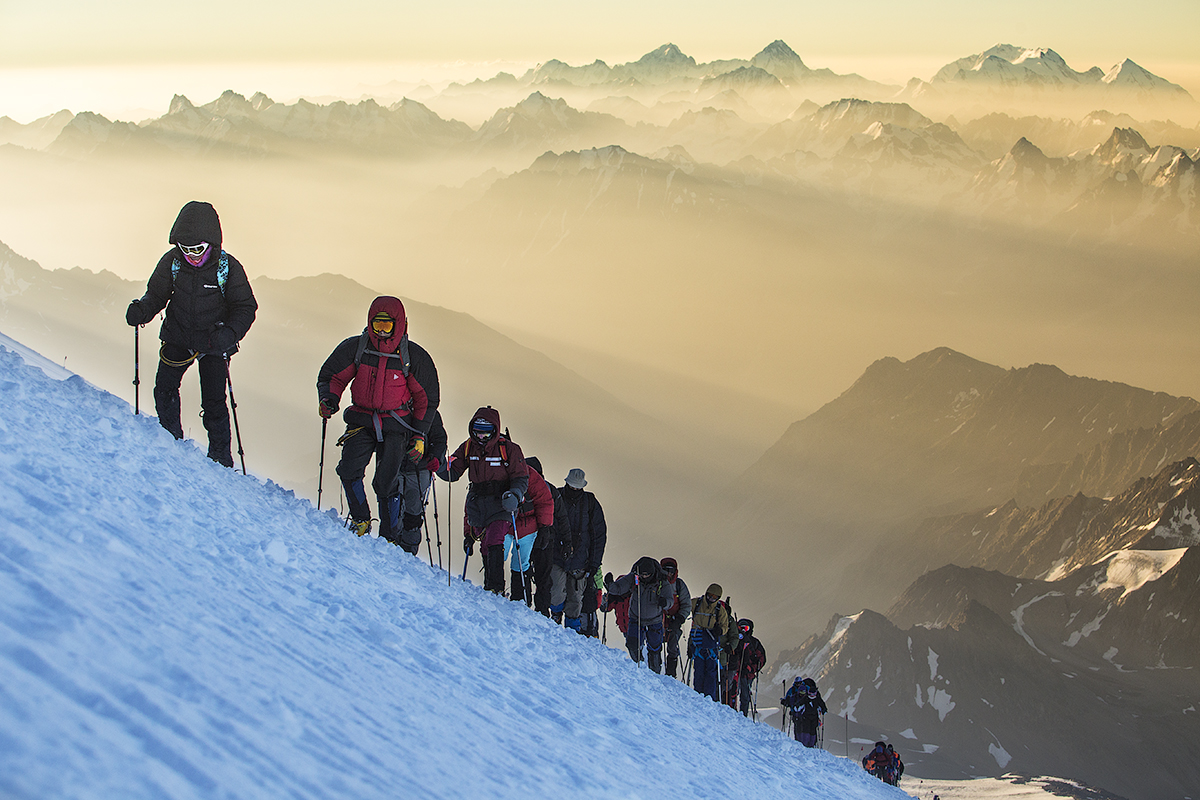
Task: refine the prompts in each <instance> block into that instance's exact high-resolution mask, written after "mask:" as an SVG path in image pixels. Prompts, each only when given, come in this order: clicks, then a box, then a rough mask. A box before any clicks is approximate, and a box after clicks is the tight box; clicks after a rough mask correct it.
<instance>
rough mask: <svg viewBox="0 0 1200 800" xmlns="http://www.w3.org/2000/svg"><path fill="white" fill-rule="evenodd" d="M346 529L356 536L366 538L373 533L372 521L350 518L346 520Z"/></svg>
mask: <svg viewBox="0 0 1200 800" xmlns="http://www.w3.org/2000/svg"><path fill="white" fill-rule="evenodd" d="M346 527H347V528H349V529H350V530H352V531H354V534H355V535H356V536H366V535H367V534H368V533H370V532H371V520H369V519H354V518H353V517H350V518H349V519H347V520H346Z"/></svg>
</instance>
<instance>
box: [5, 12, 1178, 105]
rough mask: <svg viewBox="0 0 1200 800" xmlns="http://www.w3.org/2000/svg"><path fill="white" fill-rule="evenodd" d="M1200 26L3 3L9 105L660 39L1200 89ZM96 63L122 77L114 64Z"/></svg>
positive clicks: (589, 51)
mask: <svg viewBox="0 0 1200 800" xmlns="http://www.w3.org/2000/svg"><path fill="white" fill-rule="evenodd" d="M1198 29H1200V1H1198V0H1147V2H1142V3H1140V4H1136V5H1135V4H1130V3H1129V2H1128V0H1087V1H1086V2H1084V1H1083V0H1050V2H1046V0H1004V1H1002V2H996V3H977V2H970V1H969V0H918V1H916V2H908V3H905V2H897V0H839V2H831V1H830V0H825V1H823V2H811V1H810V0H805V1H802V2H797V0H747V1H744V2H740V3H731V2H715V0H687V2H683V1H681V0H661V1H658V0H637V1H636V2H635V1H633V0H610V1H609V2H603V3H584V2H578V1H577V0H508V2H503V3H500V2H494V1H493V2H480V1H479V0H439V2H436V3H435V2H428V1H427V0H424V1H423V2H418V3H414V2H406V1H405V0H401V1H400V2H396V1H395V0H390V1H389V0H344V2H340V3H329V2H324V1H322V2H318V1H317V0H289V1H288V2H280V0H256V2H253V3H247V2H245V1H244V0H210V2H207V3H203V4H196V3H187V4H182V3H163V2H161V0H113V2H106V3H96V2H81V0H36V2H35V1H34V0H0V73H3V74H4V75H5V76H6V78H5V80H3V81H2V82H0V106H14V105H16V104H18V101H22V100H28V98H21V97H17V96H16V95H17V94H19V89H20V87H21V86H22V85H28V86H33V85H34V84H36V81H37V80H43V81H45V80H46V76H47V75H59V76H63V75H68V74H73V75H78V74H79V72H78V71H79V70H80V69H81V68H83V69H96V68H100V67H104V68H109V69H113V68H121V69H125V70H126V73H124V74H131V73H130V72H129V71H128V68H129V67H135V66H142V67H145V66H153V67H154V68H155V69H156V70H157V71H158V73H159V75H160V76H161V77H167V76H169V75H171V74H172V72H173V71H174V73H175V74H178V75H180V76H184V75H193V76H196V75H198V74H199V69H200V68H201V67H208V68H209V69H212V68H213V65H223V66H224V67H226V68H228V67H229V66H231V65H238V67H239V68H240V69H241V70H242V72H243V73H245V74H247V75H250V74H255V73H254V70H255V69H257V70H259V73H257V74H261V76H262V77H259V78H258V80H260V81H269V80H271V78H270V76H271V75H272V74H274V76H275V79H276V82H277V85H278V86H280V88H281V89H282V88H283V86H284V84H285V83H286V81H284V80H283V77H284V74H285V73H290V74H297V77H298V76H299V75H298V73H300V72H304V71H305V70H306V69H307V68H310V67H311V66H312V65H313V64H318V65H321V67H322V70H323V71H324V72H325V73H326V74H325V75H324V77H323V78H322V76H321V70H318V72H317V73H316V75H315V76H314V82H316V83H321V84H329V85H331V86H332V85H334V84H336V81H335V80H334V78H333V77H332V76H335V75H336V76H343V75H345V76H346V80H349V77H348V75H349V73H350V72H353V69H352V68H351V65H352V64H358V65H367V64H369V65H374V68H373V69H372V68H367V67H366V66H361V67H360V68H359V70H358V71H359V73H360V75H361V76H362V77H360V78H359V79H358V80H359V81H360V82H361V81H364V80H365V81H367V82H369V81H370V80H386V79H387V78H386V75H387V74H388V73H387V70H386V69H385V68H384V66H383V65H392V66H391V69H392V71H393V73H395V72H399V71H401V70H402V69H403V68H407V71H408V73H409V74H407V75H405V76H402V79H410V78H413V77H414V76H415V77H424V78H426V79H428V80H436V79H437V78H439V77H441V75H439V74H438V72H439V70H441V71H442V72H443V73H444V74H449V73H445V70H446V69H447V68H452V67H457V69H458V72H459V73H462V72H463V71H464V70H465V69H466V68H468V67H471V68H474V70H475V71H476V72H477V73H478V74H480V75H485V76H490V75H491V74H494V73H495V71H497V70H498V69H501V68H507V69H510V70H513V69H519V68H521V67H524V66H527V65H530V64H534V63H537V62H541V61H545V60H548V59H551V58H558V59H561V60H564V61H567V62H568V63H571V64H580V63H588V62H591V61H592V60H594V59H597V58H599V59H602V60H604V61H606V62H607V63H609V64H616V63H621V62H624V61H630V60H634V59H636V58H638V57H640V56H641V55H642V54H644V53H646V52H648V51H650V50H653V49H654V48H655V47H658V46H659V45H661V44H664V43H666V42H673V43H675V44H677V45H679V47H680V48H682V49H683V51H684V52H685V53H687V54H689V55H691V56H693V57H695V58H696V59H697V60H698V61H709V60H712V59H716V58H731V57H742V58H748V57H750V56H752V55H754V54H755V53H756V52H758V51H759V50H760V49H762V48H763V47H764V46H766V45H767V44H769V43H770V42H771V41H773V40H775V39H783V40H784V41H786V42H787V43H788V44H789V45H791V46H792V48H793V49H794V50H796V52H797V53H799V54H800V56H801V58H803V59H804V60H805V62H806V63H808V64H809V66H813V67H830V68H832V69H834V70H835V71H838V72H858V73H859V74H862V75H864V76H866V77H868V78H873V79H875V80H880V81H887V82H893V83H902V82H904V81H905V80H906V79H907V78H909V77H913V76H916V77H921V78H924V79H928V78H929V77H930V76H931V75H932V73H933V72H934V71H935V70H936V69H937V68H938V67H940V66H941V65H943V64H945V63H947V62H948V61H950V60H952V59H954V58H959V57H962V56H966V55H970V54H972V53H978V52H980V51H981V50H984V49H986V48H988V47H990V46H991V45H993V44H996V43H998V42H1005V43H1009V44H1016V45H1019V46H1027V47H1051V48H1053V49H1055V50H1056V51H1058V52H1059V53H1060V54H1061V55H1062V56H1063V57H1064V58H1065V59H1066V60H1067V62H1068V63H1069V64H1070V65H1071V66H1072V67H1074V68H1075V69H1077V70H1085V69H1088V68H1090V67H1092V66H1099V67H1102V68H1104V69H1107V68H1108V67H1111V66H1112V65H1113V64H1116V63H1117V62H1119V61H1121V60H1122V59H1125V58H1132V59H1133V60H1134V61H1136V62H1137V63H1139V64H1141V65H1142V66H1144V67H1146V68H1147V69H1149V70H1151V71H1152V72H1155V73H1156V74H1159V75H1162V76H1163V77H1166V78H1167V79H1168V80H1173V81H1174V82H1176V83H1180V84H1182V85H1184V86H1185V88H1188V89H1189V90H1190V91H1192V92H1193V94H1198V95H1200V66H1198V65H1200V47H1197V46H1196V43H1195V31H1196V30H1198ZM338 65H342V66H338ZM401 65H403V67H402V66H401ZM189 70H190V71H189ZM272 70H273V72H272ZM418 73H419V74H418ZM97 74H100V75H105V76H106V77H105V81H106V83H107V84H108V86H107V88H108V89H109V90H110V91H111V90H113V89H114V88H116V87H113V86H112V85H111V84H112V81H113V77H112V76H116V75H118V74H119V73H117V72H108V73H104V72H100V73H97ZM14 76H17V77H14ZM19 77H23V78H24V79H26V80H33V81H34V84H21V83H20V82H19V80H18V78H19ZM456 77H457V75H456ZM180 79H181V80H182V79H183V78H182V77H181V78H180ZM50 85H51V84H42V89H41V91H45V88H46V87H48V86H50ZM337 85H340V84H337ZM236 88H238V90H239V91H246V92H251V91H254V90H255V89H257V88H259V87H249V86H239V87H236ZM264 88H269V87H264ZM36 90H37V89H33V88H31V89H29V90H27V91H36ZM326 90H327V89H325V88H323V87H321V86H318V87H314V88H312V89H309V90H307V91H308V92H309V93H312V94H317V93H319V92H321V91H326ZM276 91H277V92H279V93H280V94H283V93H284V92H283V91H280V90H276ZM295 91H296V94H300V93H302V92H303V91H304V90H301V89H296V90H295ZM346 91H348V89H347V90H346ZM200 99H202V100H207V99H211V98H203V97H202V98H200ZM281 99H282V98H281ZM168 100H169V98H166V99H164V100H163V101H162V102H164V103H165V102H167V101H168ZM51 105H53V103H51ZM63 105H65V103H60V104H59V105H58V106H57V107H60V108H61V107H63ZM72 110H76V111H79V110H85V109H82V108H74V109H72ZM87 110H91V109H87ZM4 113H7V112H6V111H5V108H0V114H4Z"/></svg>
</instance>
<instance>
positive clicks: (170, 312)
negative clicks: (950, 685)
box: [125, 201, 903, 782]
mask: <svg viewBox="0 0 1200 800" xmlns="http://www.w3.org/2000/svg"><path fill="white" fill-rule="evenodd" d="M169 241H170V242H171V244H172V248H171V249H170V250H168V251H167V252H166V253H165V254H164V255H163V256H162V257H161V258H160V259H159V261H158V264H157V266H156V267H155V269H154V272H153V274H152V275H151V276H150V280H149V282H148V283H147V287H146V293H145V295H144V296H142V297H141V298H139V299H137V300H134V301H132V302H131V303H130V304H129V308H128V310H127V311H126V315H125V319H126V322H127V323H128V324H129V325H131V326H135V327H136V326H141V325H145V324H148V323H149V322H150V321H151V320H153V318H154V317H155V315H157V314H158V313H159V312H160V311H164V309H165V315H164V321H163V324H162V327H161V329H160V331H159V338H160V339H161V341H162V345H161V348H160V351H159V364H158V371H157V374H156V377H155V386H154V401H155V410H156V412H157V414H158V419H159V423H160V424H161V425H162V426H163V427H164V428H165V429H167V430H168V431H170V432H171V433H172V434H173V435H174V436H175V438H176V439H182V438H183V428H182V424H181V421H180V397H179V387H180V384H181V382H182V379H183V375H184V373H185V372H186V371H187V369H188V367H190V366H191V364H192V363H193V362H198V363H199V370H200V391H201V408H202V415H203V419H204V427H205V430H206V431H207V433H208V440H209V446H208V457H209V458H211V459H213V460H214V461H216V462H218V463H220V464H223V465H225V466H227V467H232V466H233V458H232V453H231V441H230V439H231V436H230V425H229V409H228V408H227V407H226V405H225V386H226V384H227V383H228V382H229V360H230V358H231V357H232V356H233V354H235V353H236V352H237V351H238V342H240V341H241V339H242V338H243V337H244V336H245V335H246V332H247V331H248V330H249V329H250V326H251V325H252V324H253V322H254V319H255V316H256V312H257V309H258V304H257V302H256V301H255V299H254V294H253V292H252V291H251V289H250V283H249V280H248V279H247V277H246V272H245V269H244V268H243V267H242V265H241V264H240V263H239V262H238V261H237V259H235V258H234V257H233V256H232V255H229V254H228V253H226V252H225V251H224V250H222V249H221V241H222V232H221V224H220V219H219V218H218V216H217V212H216V210H215V209H214V208H213V207H212V206H211V205H210V204H208V203H201V202H196V201H193V202H189V203H187V204H186V205H185V206H184V207H183V209H182V210H181V211H180V212H179V215H178V217H177V218H176V220H175V223H174V225H172V227H171V232H170V235H169ZM347 388H349V389H350V405H349V406H347V407H346V409H345V411H344V412H343V414H342V418H343V420H344V421H345V423H346V431H345V433H344V434H342V436H341V437H340V438H339V439H338V440H337V445H338V446H340V447H341V448H342V455H341V458H340V460H339V462H338V466H337V469H336V472H337V475H338V477H339V478H340V480H341V484H342V488H343V491H344V492H345V497H346V503H347V507H348V514H347V519H346V522H347V527H349V528H350V529H351V530H353V531H354V532H355V533H356V534H357V535H359V536H364V535H366V534H368V533H369V532H370V531H371V525H372V521H373V520H372V514H371V507H370V503H369V501H368V499H367V493H366V489H365V487H364V484H363V481H364V478H365V475H366V469H367V465H368V464H369V463H370V461H371V458H372V456H373V457H374V458H375V473H374V477H373V479H372V482H371V487H372V489H373V490H374V494H375V498H376V503H377V508H378V511H379V517H378V519H379V531H378V534H379V536H380V537H381V538H383V539H385V540H387V541H389V542H391V543H393V544H396V545H398V546H399V547H401V548H402V549H404V550H405V551H406V552H409V553H412V554H413V555H417V554H418V552H419V549H420V543H421V538H422V537H421V532H422V528H424V529H425V531H426V540H427V541H428V526H427V523H426V519H425V510H426V506H427V502H428V497H429V491H430V487H431V486H432V484H433V477H434V476H435V475H436V476H437V477H439V478H440V479H442V480H444V481H447V482H454V481H457V480H459V479H460V478H461V477H462V476H463V475H464V474H466V476H467V480H468V489H467V498H466V501H465V502H464V520H463V531H464V533H463V552H464V553H466V555H467V556H468V558H469V557H470V556H471V555H472V553H473V552H474V548H475V545H476V544H478V545H479V548H480V553H481V555H482V557H483V563H484V588H485V589H487V590H489V591H492V592H495V593H497V594H501V595H504V594H507V596H508V597H509V598H511V599H513V600H517V601H524V602H525V603H526V605H527V606H532V607H533V608H535V609H536V610H537V611H538V612H539V613H541V614H544V615H546V616H547V617H551V618H552V619H553V620H554V621H555V622H556V623H561V624H563V625H565V627H567V628H571V629H573V630H575V631H577V632H579V633H581V634H583V635H585V636H590V637H599V636H600V635H601V633H600V624H599V612H600V611H603V612H605V623H606V625H607V619H608V617H607V612H608V611H613V612H614V613H615V616H616V621H617V626H618V628H619V629H620V631H621V633H622V634H624V636H625V644H626V649H627V650H628V651H629V654H630V657H631V658H632V659H633V660H634V661H635V662H637V663H641V661H642V660H643V657H644V658H645V660H646V661H647V663H648V665H649V667H650V669H652V670H653V671H655V672H662V671H663V650H664V648H665V650H666V673H667V674H668V675H670V676H671V677H676V676H677V672H678V670H679V661H680V655H681V651H680V639H681V637H682V635H683V626H684V624H686V623H687V622H688V621H689V620H690V621H691V628H690V630H689V632H688V638H687V651H686V652H687V662H686V664H685V667H684V670H683V675H682V679H683V680H684V682H687V681H688V672H689V671H691V672H692V684H693V686H694V688H695V689H696V691H697V692H699V693H701V694H704V695H706V696H708V697H710V698H712V699H713V700H715V701H716V702H719V703H725V704H727V705H729V706H731V707H733V708H735V709H739V710H740V711H741V712H742V713H743V714H745V715H747V716H750V715H751V714H752V713H756V704H757V692H756V687H757V684H758V675H759V673H760V672H761V670H762V669H763V666H764V665H765V664H766V651H765V650H764V649H763V646H762V644H761V642H759V640H758V639H757V638H755V636H754V623H753V622H751V621H750V620H748V619H739V618H738V617H737V615H736V614H734V612H733V609H732V606H731V603H730V599H729V598H728V597H726V598H724V599H722V597H721V595H722V593H723V592H722V587H721V586H720V584H716V583H713V584H711V585H709V587H708V588H707V589H706V590H705V592H704V594H703V595H701V596H700V597H696V598H692V596H691V593H690V592H689V590H688V587H687V584H686V583H685V582H684V581H683V579H682V578H681V577H680V575H679V564H678V562H677V561H676V560H675V559H674V558H664V559H662V560H661V561H658V560H656V559H654V558H651V557H650V556H643V557H642V558H639V559H638V560H637V562H636V563H635V564H634V565H633V568H632V569H631V570H630V571H629V572H628V573H627V574H625V575H622V576H621V577H619V578H614V577H613V575H612V573H611V572H610V573H607V574H605V575H604V577H603V579H601V577H600V575H601V563H602V561H603V558H604V549H605V545H606V543H607V538H608V527H607V524H606V522H605V519H604V509H603V508H602V507H601V505H600V502H599V501H598V500H597V499H596V496H595V495H594V494H593V493H592V492H588V491H585V490H584V487H585V486H587V480H586V478H585V475H584V471H583V470H581V469H572V470H570V472H569V473H568V474H567V476H566V479H565V481H564V485H563V486H562V487H556V486H553V485H552V484H550V483H548V482H547V481H546V480H545V477H544V475H543V471H542V465H541V463H540V461H539V460H538V459H537V458H536V457H533V456H528V457H527V456H526V455H525V454H524V452H523V451H522V449H521V447H520V445H518V444H517V443H516V442H514V441H512V439H511V438H510V437H509V435H508V431H507V429H505V428H502V426H501V422H500V413H499V412H498V411H497V410H496V409H494V408H492V407H491V406H485V407H483V408H480V409H479V410H477V411H476V412H475V414H474V415H472V417H471V420H470V422H469V423H468V425H467V438H466V439H465V440H464V441H463V442H462V443H461V444H460V445H458V447H457V448H455V450H454V451H453V453H450V454H449V455H448V454H447V451H448V449H449V437H448V435H447V432H446V429H445V427H444V425H443V423H442V417H441V414H440V413H439V411H438V406H439V404H440V401H441V390H440V385H439V381H438V373H437V367H436V366H435V364H434V361H433V359H432V357H431V356H430V355H429V353H428V352H427V351H426V350H425V349H424V348H423V347H421V346H420V345H419V344H418V343H416V342H415V341H413V340H412V339H411V338H410V337H409V335H408V319H407V316H406V314H405V310H404V304H403V303H402V302H401V301H400V299H399V298H396V297H389V296H381V297H376V298H375V300H374V301H372V303H371V305H370V308H369V309H368V311H367V325H366V327H365V328H364V329H363V331H362V333H361V334H356V335H354V336H350V337H347V338H346V339H344V340H343V341H342V342H341V343H340V344H338V346H337V347H335V348H334V350H333V352H332V353H331V354H330V355H329V357H328V358H327V359H326V360H325V362H324V363H323V364H322V365H321V368H320V370H319V371H318V374H317V400H318V410H319V413H320V416H321V417H322V419H324V420H328V419H330V418H331V417H332V416H333V415H334V414H335V413H337V411H338V409H339V407H340V405H341V399H342V395H343V393H344V392H345V390H346V389H347ZM510 554H511V555H510ZM506 562H508V563H509V571H510V578H509V589H508V591H507V593H506V592H505V576H504V572H505V569H504V565H505V563H506ZM463 575H464V577H465V575H466V569H465V566H464V571H463ZM602 589H603V590H604V591H601V590H602ZM605 639H607V635H605ZM780 703H781V705H782V706H783V707H785V708H787V709H789V711H790V715H791V719H792V721H793V726H794V730H795V737H796V740H797V741H799V742H801V743H803V744H804V745H806V746H808V747H814V746H816V745H817V743H818V737H819V730H820V728H821V719H820V715H822V714H824V713H826V711H827V709H826V707H825V703H824V701H823V700H822V699H821V696H820V693H819V692H818V691H817V687H816V684H815V683H814V682H813V681H812V679H810V678H805V679H801V678H796V680H795V683H794V684H793V685H792V687H791V688H790V689H789V691H788V693H787V695H786V696H785V697H784V698H782V699H781V700H780ZM881 748H883V744H882V743H878V745H877V747H876V750H875V751H872V753H871V754H870V755H869V756H868V758H865V759H864V760H863V766H864V768H866V769H868V770H869V771H871V772H872V773H873V774H879V775H880V777H882V778H883V779H884V780H887V781H888V782H895V781H898V780H899V774H902V773H903V765H902V764H900V761H899V756H894V751H892V749H891V746H890V745H889V746H887V747H886V748H883V749H882V750H881ZM881 752H882V753H884V755H880V753H881ZM889 753H891V754H893V755H887V754H889ZM885 755H886V757H887V758H888V759H892V761H889V763H891V764H892V766H891V767H889V768H886V769H885V768H884V767H882V766H880V765H882V764H883V763H884V760H885ZM868 759H870V764H868ZM889 770H890V771H889ZM885 776H886V777H885Z"/></svg>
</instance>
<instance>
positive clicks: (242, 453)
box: [225, 356, 246, 475]
mask: <svg viewBox="0 0 1200 800" xmlns="http://www.w3.org/2000/svg"><path fill="white" fill-rule="evenodd" d="M225 383H226V384H228V386H229V406H230V408H231V410H232V413H233V430H234V431H235V432H236V433H237V443H238V458H240V459H241V460H242V474H243V475H245V474H246V451H245V450H243V449H242V429H241V428H239V427H238V418H237V401H236V400H234V399H233V378H231V377H230V376H229V356H225Z"/></svg>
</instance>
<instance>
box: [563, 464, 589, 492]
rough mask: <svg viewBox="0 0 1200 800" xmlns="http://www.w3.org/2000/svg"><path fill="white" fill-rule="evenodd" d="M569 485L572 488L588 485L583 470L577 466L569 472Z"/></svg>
mask: <svg viewBox="0 0 1200 800" xmlns="http://www.w3.org/2000/svg"><path fill="white" fill-rule="evenodd" d="M567 486H570V487H571V488H572V489H582V488H583V487H585V486H587V481H585V480H584V479H583V470H581V469H579V468H575V469H573V470H571V471H570V472H568V473H567Z"/></svg>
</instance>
